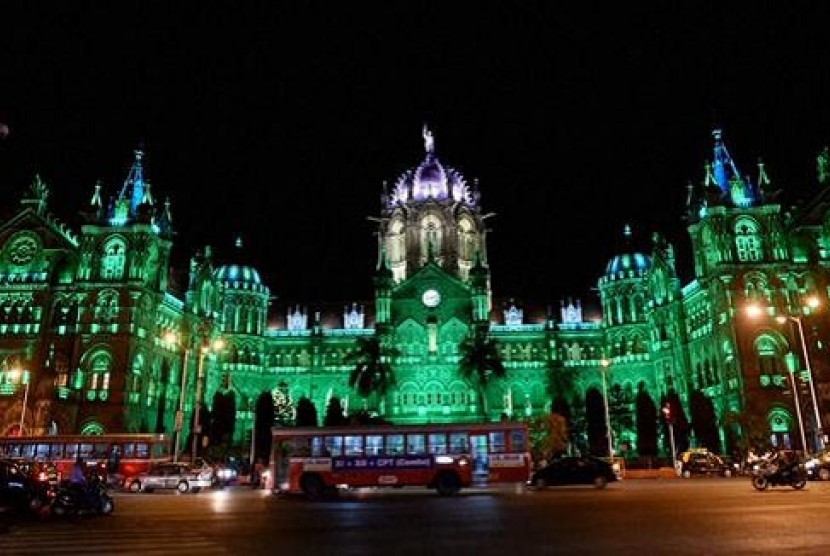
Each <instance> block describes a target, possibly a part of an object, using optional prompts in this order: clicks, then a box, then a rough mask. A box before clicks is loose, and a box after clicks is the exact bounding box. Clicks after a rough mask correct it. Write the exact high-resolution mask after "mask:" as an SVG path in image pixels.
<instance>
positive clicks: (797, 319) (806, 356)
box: [776, 297, 824, 451]
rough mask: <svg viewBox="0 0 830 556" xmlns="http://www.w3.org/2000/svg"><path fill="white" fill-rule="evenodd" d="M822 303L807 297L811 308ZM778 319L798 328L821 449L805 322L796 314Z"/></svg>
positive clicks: (814, 298) (819, 414)
mask: <svg viewBox="0 0 830 556" xmlns="http://www.w3.org/2000/svg"><path fill="white" fill-rule="evenodd" d="M819 305H821V302H820V301H819V300H818V298H817V297H809V298H808V299H807V306H808V307H810V308H811V309H816V308H817V307H819ZM776 320H777V321H778V322H779V323H781V324H783V323H785V322H787V321H788V320H789V321H792V322H794V323H795V324H796V328H798V339H799V342H800V343H801V354H802V357H804V366H805V367H806V368H807V377H808V378H809V380H810V400H811V401H812V403H813V418H814V419H815V420H816V436H817V437H818V440H817V446H816V447H817V448H818V450H817V451H819V450H821V449H822V448H824V427H823V426H822V422H821V412H820V411H819V407H818V397H817V396H816V384H815V380H814V378H813V369H812V366H811V365H810V353H809V352H808V350H807V340H806V339H805V337H804V324H803V323H802V322H801V317H800V316H795V315H790V314H786V315H779V316H778V317H776Z"/></svg>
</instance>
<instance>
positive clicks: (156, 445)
mask: <svg viewBox="0 0 830 556" xmlns="http://www.w3.org/2000/svg"><path fill="white" fill-rule="evenodd" d="M168 455H170V454H168V453H167V443H166V442H153V458H163V457H167V456H168Z"/></svg>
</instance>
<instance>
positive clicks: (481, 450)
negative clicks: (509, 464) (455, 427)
mask: <svg viewBox="0 0 830 556" xmlns="http://www.w3.org/2000/svg"><path fill="white" fill-rule="evenodd" d="M470 457H472V458H473V480H478V481H480V480H487V476H488V474H489V473H490V462H489V460H488V458H487V434H486V433H485V434H471V435H470Z"/></svg>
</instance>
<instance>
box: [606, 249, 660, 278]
mask: <svg viewBox="0 0 830 556" xmlns="http://www.w3.org/2000/svg"><path fill="white" fill-rule="evenodd" d="M650 268H651V258H650V257H649V256H648V255H643V254H642V253H624V254H622V255H617V256H615V257H613V258H612V259H611V260H610V261H608V265H607V266H606V267H605V275H606V276H614V277H619V278H624V277H626V275H627V274H628V273H629V272H632V271H633V272H634V274H636V275H640V274H642V273H644V272H645V271H647V270H648V269H650Z"/></svg>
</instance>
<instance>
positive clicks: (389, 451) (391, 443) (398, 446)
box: [386, 434, 403, 456]
mask: <svg viewBox="0 0 830 556" xmlns="http://www.w3.org/2000/svg"><path fill="white" fill-rule="evenodd" d="M401 454H403V435H402V434H390V435H388V436H387V437H386V455H389V456H398V455H401Z"/></svg>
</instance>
